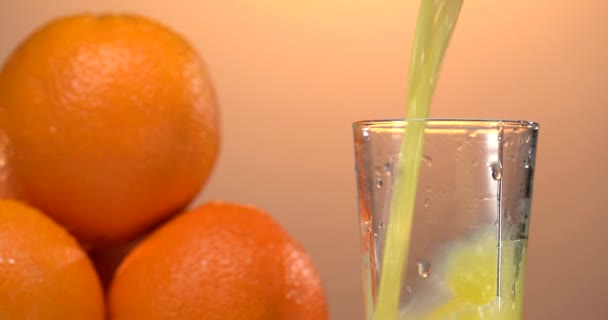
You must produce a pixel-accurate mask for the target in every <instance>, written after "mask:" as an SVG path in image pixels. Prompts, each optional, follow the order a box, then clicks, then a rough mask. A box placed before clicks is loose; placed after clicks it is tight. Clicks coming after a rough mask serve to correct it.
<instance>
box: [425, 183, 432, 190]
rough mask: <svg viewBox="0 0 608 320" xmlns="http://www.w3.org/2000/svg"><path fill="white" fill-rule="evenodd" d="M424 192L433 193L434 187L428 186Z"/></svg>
mask: <svg viewBox="0 0 608 320" xmlns="http://www.w3.org/2000/svg"><path fill="white" fill-rule="evenodd" d="M424 191H426V192H431V191H433V187H432V186H431V185H430V184H427V185H426V187H425V188H424Z"/></svg>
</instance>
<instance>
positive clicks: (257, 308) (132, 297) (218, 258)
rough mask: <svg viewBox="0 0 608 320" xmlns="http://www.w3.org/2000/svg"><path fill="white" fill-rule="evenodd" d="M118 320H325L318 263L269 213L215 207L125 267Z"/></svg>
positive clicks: (117, 293)
mask: <svg viewBox="0 0 608 320" xmlns="http://www.w3.org/2000/svg"><path fill="white" fill-rule="evenodd" d="M108 310H109V315H110V319H112V320H132V319H146V320H161V319H162V320H169V319H175V320H178V319H179V320H195V319H196V320H198V319H205V320H325V319H327V318H328V315H327V305H326V300H325V294H324V292H323V288H322V285H321V281H320V277H319V275H318V273H317V272H316V270H315V268H314V266H313V263H312V261H311V258H310V257H309V256H308V254H307V253H306V252H305V251H304V249H303V248H302V247H301V246H300V245H299V244H298V243H297V242H296V241H295V240H294V239H292V238H291V237H290V236H289V235H288V234H287V233H286V232H285V231H284V230H283V229H282V228H281V227H280V226H279V225H278V224H277V223H276V222H274V221H273V220H272V219H271V218H270V217H269V216H268V214H266V213H264V212H262V211H260V210H258V209H256V208H253V207H249V206H243V205H237V204H230V203H220V202H212V203H209V204H206V205H203V206H200V207H198V208H196V209H194V210H191V211H189V212H186V213H183V214H181V215H179V216H177V217H175V218H174V219H173V220H172V221H170V222H168V223H166V224H165V225H163V226H162V227H160V228H159V229H158V230H156V231H155V232H153V233H152V234H151V235H150V236H149V237H147V238H146V239H144V240H143V241H142V242H141V243H140V244H139V245H138V246H136V247H135V248H134V250H133V251H131V253H130V254H129V255H128V256H127V257H126V258H125V260H124V261H123V262H122V264H121V265H120V266H119V268H118V270H117V272H116V274H115V276H114V279H113V281H112V284H111V286H110V291H109V298H108Z"/></svg>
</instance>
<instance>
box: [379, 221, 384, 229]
mask: <svg viewBox="0 0 608 320" xmlns="http://www.w3.org/2000/svg"><path fill="white" fill-rule="evenodd" d="M382 228H384V221H380V225H378V229H380V230H382Z"/></svg>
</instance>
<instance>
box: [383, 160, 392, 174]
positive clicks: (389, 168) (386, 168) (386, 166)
mask: <svg viewBox="0 0 608 320" xmlns="http://www.w3.org/2000/svg"><path fill="white" fill-rule="evenodd" d="M391 171H393V164H392V163H391V162H387V163H385V164H384V172H387V173H391Z"/></svg>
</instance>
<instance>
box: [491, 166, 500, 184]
mask: <svg viewBox="0 0 608 320" xmlns="http://www.w3.org/2000/svg"><path fill="white" fill-rule="evenodd" d="M500 171H501V168H500V165H499V164H498V163H493V164H492V165H490V172H491V173H492V179H494V180H496V181H498V180H500V179H502V174H501V173H500Z"/></svg>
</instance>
